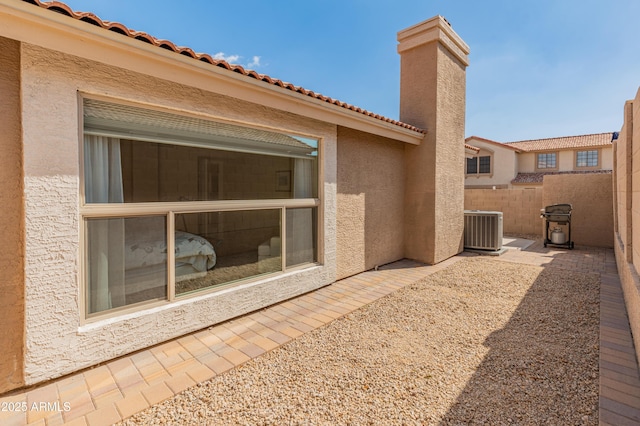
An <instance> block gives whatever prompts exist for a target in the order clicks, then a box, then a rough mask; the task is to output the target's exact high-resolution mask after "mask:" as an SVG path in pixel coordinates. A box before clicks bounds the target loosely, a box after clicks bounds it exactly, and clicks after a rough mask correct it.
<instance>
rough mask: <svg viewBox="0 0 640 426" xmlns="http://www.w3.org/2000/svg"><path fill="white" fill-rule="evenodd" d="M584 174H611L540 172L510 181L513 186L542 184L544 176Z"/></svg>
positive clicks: (603, 171)
mask: <svg viewBox="0 0 640 426" xmlns="http://www.w3.org/2000/svg"><path fill="white" fill-rule="evenodd" d="M585 173H607V174H611V170H585V171H567V172H542V173H518V174H517V175H516V177H515V178H514V179H513V180H512V181H511V183H512V184H514V185H518V184H520V185H522V184H527V183H542V180H543V179H544V176H545V175H569V174H574V175H575V174H585Z"/></svg>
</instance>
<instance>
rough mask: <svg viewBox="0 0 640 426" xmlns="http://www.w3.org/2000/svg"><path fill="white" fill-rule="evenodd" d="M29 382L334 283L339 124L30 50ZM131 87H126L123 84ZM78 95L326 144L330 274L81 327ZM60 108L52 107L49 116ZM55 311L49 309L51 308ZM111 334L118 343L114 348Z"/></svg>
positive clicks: (272, 282)
mask: <svg viewBox="0 0 640 426" xmlns="http://www.w3.org/2000/svg"><path fill="white" fill-rule="evenodd" d="M21 70H22V81H21V90H22V96H23V98H25V99H28V100H29V102H28V103H24V104H23V109H22V114H23V120H22V122H23V134H24V141H25V146H24V162H25V164H24V174H25V177H24V185H25V188H24V199H25V214H26V217H28V218H29V221H28V223H27V224H26V237H25V241H26V249H25V271H26V290H25V297H26V330H25V340H26V347H27V348H28V350H27V353H26V357H25V382H26V384H30V383H35V382H38V381H42V380H46V379H48V378H51V377H55V376H59V375H62V374H65V373H68V372H71V371H74V370H77V369H79V368H82V367H87V366H90V365H93V364H96V363H97V362H100V361H103V360H106V359H111V358H114V357H117V356H119V355H122V354H125V353H129V352H132V351H135V350H137V349H140V348H144V347H147V346H151V345H153V344H156V343H159V342H162V341H165V340H167V339H170V338H172V337H176V336H179V335H181V334H185V333H188V332H190V331H195V330H198V329H200V328H202V327H203V326H206V325H207V324H213V323H216V322H221V321H223V320H225V319H228V318H231V317H234V316H237V315H240V314H242V313H245V312H250V311H253V310H256V309H258V308H260V307H262V306H264V304H265V302H266V303H268V302H267V301H269V300H271V301H274V302H275V301H277V300H283V299H286V298H289V297H292V296H294V295H296V294H300V293H303V292H306V291H309V290H312V289H314V288H317V287H320V286H322V285H326V284H328V283H331V282H333V281H334V280H335V277H336V266H335V259H336V245H335V241H336V240H335V229H336V224H335V218H336V211H335V206H336V185H335V182H336V138H337V134H336V133H337V130H336V126H335V125H331V124H328V123H323V122H321V121H316V120H312V119H307V118H304V117H300V116H296V115H294V114H291V113H286V112H283V111H277V110H270V109H265V108H264V107H262V106H260V105H255V104H251V103H248V102H243V101H239V100H237V99H232V98H229V97H226V96H221V95H218V94H216V93H212V92H205V91H202V90H198V89H196V88H193V87H188V86H184V85H180V84H175V83H171V82H168V81H163V80H159V79H156V78H151V77H149V76H146V75H142V74H138V73H135V72H130V71H126V70H123V69H120V68H116V67H110V66H107V65H104V64H100V63H97V62H93V61H90V60H86V59H82V58H79V57H74V56H71V55H65V54H61V53H60V52H54V51H51V50H47V49H44V48H41V47H37V46H33V45H30V44H26V43H23V44H22V46H21ZM123 81H126V82H127V85H123V84H122V82H123ZM78 93H83V94H95V95H99V96H106V97H109V98H112V99H117V100H125V101H131V102H141V101H143V102H145V103H147V104H151V105H158V106H162V107H167V108H172V109H176V110H179V111H188V112H194V113H201V114H207V115H213V116H215V117H220V118H226V119H232V120H237V121H242V122H250V123H252V124H260V125H263V126H269V127H270V128H277V129H283V130H286V131H289V132H299V133H301V134H307V135H313V136H316V137H319V138H320V139H321V140H322V159H323V168H324V176H325V181H324V183H323V188H322V192H323V201H324V205H323V209H324V213H323V217H324V220H325V223H324V227H323V228H324V231H323V234H324V239H323V241H322V246H323V254H324V255H323V263H324V265H323V266H319V267H315V268H311V269H308V270H304V271H300V272H298V273H295V274H289V275H288V276H283V277H278V278H275V279H268V280H263V281H260V282H257V283H252V284H245V285H242V286H237V287H234V288H233V289H225V290H222V291H219V292H216V293H213V294H208V295H202V296H198V297H195V298H192V299H187V300H184V301H182V302H177V303H173V304H170V305H166V306H164V307H161V308H154V309H147V310H142V311H139V312H136V313H133V314H129V315H124V316H121V317H117V318H115V319H109V320H103V321H97V322H92V323H89V324H86V325H82V324H81V322H80V314H79V310H78V294H80V288H79V285H81V283H82V282H83V280H82V279H81V278H80V277H79V275H78V271H79V265H80V262H81V259H80V257H79V256H80V253H81V251H82V250H81V248H80V241H79V234H78V229H79V226H80V223H79V210H78V208H79V193H80V190H79V179H78V176H79V162H80V160H79V158H80V157H79V152H78V150H79V146H80V144H79V134H80V127H79V111H80V108H79V104H78V102H79V98H78ZM51 105H55V108H51ZM52 303H53V304H54V305H55V309H48V307H50V306H51V305H52ZM113 336H119V337H118V339H117V340H114V339H113Z"/></svg>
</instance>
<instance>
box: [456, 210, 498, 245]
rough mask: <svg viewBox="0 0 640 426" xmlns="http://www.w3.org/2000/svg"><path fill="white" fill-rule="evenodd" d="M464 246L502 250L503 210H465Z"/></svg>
mask: <svg viewBox="0 0 640 426" xmlns="http://www.w3.org/2000/svg"><path fill="white" fill-rule="evenodd" d="M464 248H470V249H479V250H500V249H501V248H502V212H491V211H481V210H465V211H464Z"/></svg>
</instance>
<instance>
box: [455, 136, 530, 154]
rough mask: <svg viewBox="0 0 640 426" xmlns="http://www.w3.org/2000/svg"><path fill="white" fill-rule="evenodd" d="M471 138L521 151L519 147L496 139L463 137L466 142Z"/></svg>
mask: <svg viewBox="0 0 640 426" xmlns="http://www.w3.org/2000/svg"><path fill="white" fill-rule="evenodd" d="M472 140H477V141H479V142H485V143H488V144H491V145H498V146H501V147H503V148H509V149H512V150H514V151H516V152H521V151H522V150H521V149H520V148H516V147H515V146H510V145H506V144H504V143H502V142H496V141H492V140H491V139H485V138H481V137H479V136H469V137H468V138H466V139H465V141H466V142H471V141H472Z"/></svg>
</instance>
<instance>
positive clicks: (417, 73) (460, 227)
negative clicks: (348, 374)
mask: <svg viewBox="0 0 640 426" xmlns="http://www.w3.org/2000/svg"><path fill="white" fill-rule="evenodd" d="M401 69H402V80H401V86H400V102H401V103H400V119H401V120H402V121H405V122H408V123H411V124H414V125H416V126H418V127H421V128H424V129H427V135H426V136H425V139H424V141H423V142H422V144H421V145H419V146H410V147H407V149H406V150H405V159H406V160H405V161H406V165H407V166H406V167H407V185H406V190H405V242H406V250H405V255H406V257H408V258H411V259H416V260H420V261H422V262H426V263H430V264H434V263H438V262H441V261H442V260H445V259H447V258H449V257H451V256H454V255H456V254H457V253H459V252H460V251H461V250H462V243H463V241H462V239H463V232H464V217H463V210H464V159H465V153H464V120H465V84H466V83H465V81H466V80H465V79H466V77H465V68H464V66H463V65H462V64H461V63H460V62H459V61H458V60H457V59H456V58H455V57H454V56H453V55H452V54H451V53H450V52H449V51H448V50H447V49H446V48H445V47H443V46H442V45H441V44H440V43H439V42H431V43H427V44H424V45H420V46H418V47H415V48H412V49H410V50H408V51H405V52H403V53H402V58H401Z"/></svg>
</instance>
